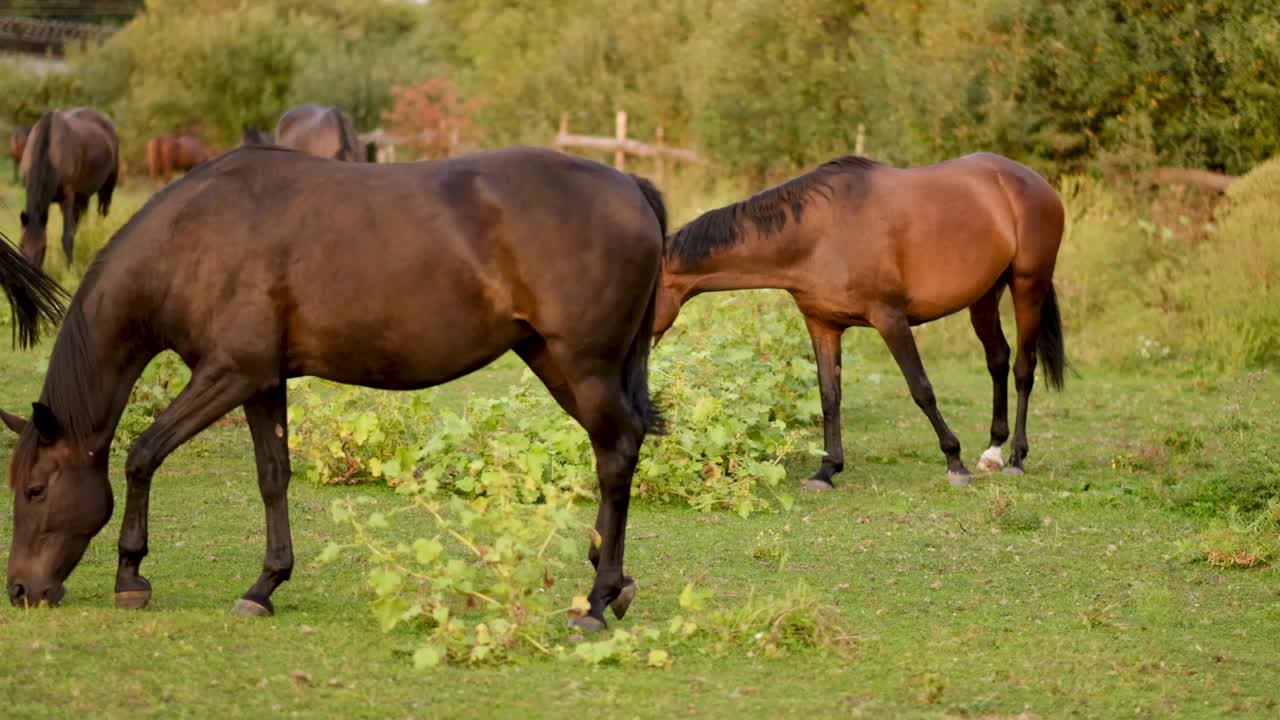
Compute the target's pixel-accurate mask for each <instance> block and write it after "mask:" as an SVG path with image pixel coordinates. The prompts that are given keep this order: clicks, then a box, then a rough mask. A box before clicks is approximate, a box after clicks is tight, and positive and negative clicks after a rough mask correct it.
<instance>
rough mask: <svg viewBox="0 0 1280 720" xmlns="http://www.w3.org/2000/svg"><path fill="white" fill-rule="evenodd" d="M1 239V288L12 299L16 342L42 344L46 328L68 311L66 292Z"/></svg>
mask: <svg viewBox="0 0 1280 720" xmlns="http://www.w3.org/2000/svg"><path fill="white" fill-rule="evenodd" d="M0 238H3V239H2V240H0V287H3V289H4V294H5V295H6V296H7V297H8V298H9V311H10V312H11V313H12V315H13V341H14V343H16V344H17V345H19V346H21V347H31V346H32V345H35V344H36V343H37V342H39V341H40V330H41V329H42V328H43V326H45V325H50V326H52V325H57V324H58V321H59V320H60V319H61V318H62V314H63V312H65V310H66V299H67V293H66V291H64V290H63V289H62V287H60V286H59V285H58V283H56V282H54V281H53V278H50V277H49V276H48V275H45V274H44V273H43V272H41V270H40V268H37V267H36V266H35V265H32V264H31V263H30V262H28V261H27V259H26V258H24V257H22V255H20V254H19V253H18V252H17V251H16V250H14V249H13V247H12V246H10V245H9V239H8V238H5V237H4V236H3V235H0Z"/></svg>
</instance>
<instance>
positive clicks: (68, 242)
mask: <svg viewBox="0 0 1280 720" xmlns="http://www.w3.org/2000/svg"><path fill="white" fill-rule="evenodd" d="M62 198H63V199H62V201H61V202H60V203H59V206H60V207H61V208H62V252H63V254H64V255H66V258H67V266H68V267H70V266H71V265H73V264H74V260H75V239H76V228H77V227H78V226H79V225H80V215H81V213H82V212H83V211H84V208H85V207H88V204H89V197H88V196H87V195H77V194H76V193H75V191H73V190H70V189H68V190H64V191H63V194H62Z"/></svg>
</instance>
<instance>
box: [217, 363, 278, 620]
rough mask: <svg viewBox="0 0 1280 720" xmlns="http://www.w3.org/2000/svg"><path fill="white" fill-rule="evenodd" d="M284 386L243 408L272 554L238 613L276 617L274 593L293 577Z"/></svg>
mask: <svg viewBox="0 0 1280 720" xmlns="http://www.w3.org/2000/svg"><path fill="white" fill-rule="evenodd" d="M286 392H287V391H286V389H285V384H284V382H283V381H282V382H280V383H279V384H278V385H276V386H275V387H272V388H270V389H268V390H265V391H263V392H262V393H260V394H258V395H256V396H254V397H253V398H252V399H251V400H249V401H248V402H246V403H245V404H244V414H245V418H246V419H247V420H248V421H249V433H250V434H251V435H252V436H253V456H254V460H255V461H256V462H257V465H258V489H259V490H261V491H262V504H263V505H264V506H265V508H266V511H267V555H266V559H265V560H263V562H262V575H260V576H258V581H257V582H255V583H254V584H253V587H251V588H249V590H248V592H246V593H245V594H244V595H243V596H242V597H241V598H240V599H239V600H238V601H236V604H235V607H234V608H232V612H234V613H235V614H237V615H245V616H256V615H271V614H274V613H275V607H274V606H272V604H271V593H273V592H275V590H276V588H278V587H280V584H281V583H283V582H285V581H286V580H288V579H289V577H290V576H291V575H292V574H293V538H292V537H291V536H290V534H289V476H290V470H289V422H288V419H287V416H286V412H287V401H286Z"/></svg>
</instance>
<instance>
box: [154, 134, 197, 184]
mask: <svg viewBox="0 0 1280 720" xmlns="http://www.w3.org/2000/svg"><path fill="white" fill-rule="evenodd" d="M208 159H209V149H208V148H206V147H205V146H204V143H203V142H200V138H198V137H195V136H192V135H160V136H158V137H154V138H151V140H150V141H149V142H148V143H147V174H148V175H150V176H151V179H152V180H155V179H160V180H162V181H163V182H166V183H167V182H169V178H171V177H173V174H174V172H187V171H189V170H191V169H192V168H194V167H196V166H197V165H199V164H200V163H202V162H204V161H206V160H208Z"/></svg>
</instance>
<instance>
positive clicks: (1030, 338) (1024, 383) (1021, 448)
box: [1004, 275, 1050, 475]
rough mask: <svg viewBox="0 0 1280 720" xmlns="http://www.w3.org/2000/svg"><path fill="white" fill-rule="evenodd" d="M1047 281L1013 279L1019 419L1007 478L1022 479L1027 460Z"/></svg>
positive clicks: (1022, 278) (1015, 427) (1015, 367)
mask: <svg viewBox="0 0 1280 720" xmlns="http://www.w3.org/2000/svg"><path fill="white" fill-rule="evenodd" d="M1049 287H1050V284H1049V282H1048V281H1045V280H1041V279H1040V278H1039V277H1037V276H1035V275H1015V276H1014V278H1013V286H1012V291H1013V313H1014V317H1015V319H1016V321H1017V325H1018V357H1017V359H1016V360H1015V361H1014V363H1013V384H1014V387H1016V388H1017V389H1018V415H1017V420H1016V423H1015V425H1014V430H1013V453H1012V454H1011V455H1010V456H1009V465H1008V467H1006V468H1005V470H1004V471H1005V474H1007V475H1021V474H1022V473H1023V467H1022V466H1023V463H1024V462H1025V461H1026V459H1027V451H1028V445H1027V406H1028V404H1029V403H1030V401H1031V389H1032V388H1033V387H1035V384H1036V345H1037V343H1038V342H1039V339H1040V312H1041V309H1042V308H1043V306H1044V300H1045V296H1046V295H1047V294H1048V292H1049Z"/></svg>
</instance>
